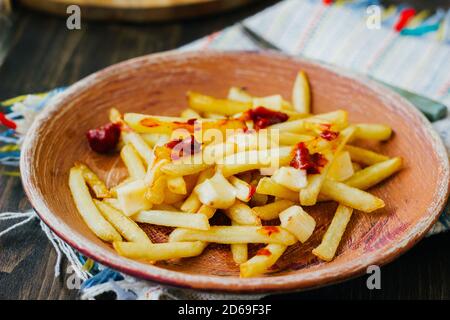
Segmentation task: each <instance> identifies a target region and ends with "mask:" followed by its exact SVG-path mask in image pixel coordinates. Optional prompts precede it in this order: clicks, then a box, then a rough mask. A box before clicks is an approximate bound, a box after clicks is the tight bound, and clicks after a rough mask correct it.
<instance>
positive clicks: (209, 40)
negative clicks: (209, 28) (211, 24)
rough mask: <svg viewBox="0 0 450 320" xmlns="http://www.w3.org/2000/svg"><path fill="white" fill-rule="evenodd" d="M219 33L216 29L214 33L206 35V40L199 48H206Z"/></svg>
mask: <svg viewBox="0 0 450 320" xmlns="http://www.w3.org/2000/svg"><path fill="white" fill-rule="evenodd" d="M219 34H220V31H216V32H214V33H211V34H210V35H209V36H208V37H206V41H205V43H204V44H203V46H202V48H201V50H205V49H208V47H209V46H210V44H211V43H212V42H213V41H214V39H216V38H217V36H218V35H219Z"/></svg>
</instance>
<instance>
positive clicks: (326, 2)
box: [322, 0, 333, 6]
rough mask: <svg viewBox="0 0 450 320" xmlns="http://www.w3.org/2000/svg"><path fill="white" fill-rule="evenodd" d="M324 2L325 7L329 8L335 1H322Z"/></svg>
mask: <svg viewBox="0 0 450 320" xmlns="http://www.w3.org/2000/svg"><path fill="white" fill-rule="evenodd" d="M322 2H323V4H324V5H327V6H329V5H330V4H332V3H333V0H322Z"/></svg>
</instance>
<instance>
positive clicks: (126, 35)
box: [0, 0, 450, 299]
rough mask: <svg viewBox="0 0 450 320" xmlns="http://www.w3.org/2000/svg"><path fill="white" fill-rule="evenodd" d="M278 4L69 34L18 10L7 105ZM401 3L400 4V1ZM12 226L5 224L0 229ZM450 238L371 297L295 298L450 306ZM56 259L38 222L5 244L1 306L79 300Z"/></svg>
mask: <svg viewBox="0 0 450 320" xmlns="http://www.w3.org/2000/svg"><path fill="white" fill-rule="evenodd" d="M275 2H277V1H274V0H266V1H261V2H260V3H259V4H258V5H254V6H251V7H246V8H242V9H239V10H236V11H233V12H230V13H226V14H221V15H218V16H214V17H207V18H202V19H198V20H196V21H185V22H171V23H163V24H158V25H156V24H153V25H133V24H118V23H112V24H103V23H94V22H90V23H88V22H86V21H84V22H83V25H82V29H81V30H79V31H69V30H67V28H66V26H65V19H61V18H56V17H50V16H46V15H41V14H36V13H33V12H30V11H27V10H24V9H18V10H17V11H16V12H15V13H14V14H13V15H12V16H11V17H10V20H11V21H10V24H9V27H6V28H5V25H4V24H3V25H0V100H3V99H6V98H9V97H13V96H16V95H19V94H23V93H31V92H40V91H45V90H48V89H51V88H54V87H57V86H63V85H70V84H71V83H74V82H75V81H77V80H79V79H81V78H82V77H84V76H87V75H88V74H90V73H92V72H94V71H97V70H99V69H101V68H104V67H106V66H109V65H111V64H113V63H116V62H119V61H122V60H125V59H128V58H132V57H136V56H140V55H145V54H149V53H152V52H158V51H164V50H168V49H173V48H177V47H179V46H180V45H183V44H186V43H189V42H191V41H193V40H195V39H197V38H199V37H202V36H204V35H207V34H209V33H211V32H213V31H215V30H220V29H221V28H223V27H225V26H227V25H230V24H232V23H233V22H235V21H238V20H240V19H242V18H244V17H246V16H249V15H251V14H253V13H255V12H257V11H259V10H261V9H262V8H264V7H265V6H268V5H270V4H273V3H275ZM393 2H400V1H393ZM414 3H415V4H416V5H417V6H418V7H424V6H427V7H430V8H433V7H436V6H437V5H442V6H445V7H448V6H449V1H448V0H434V1H428V0H427V1H414ZM28 208H29V204H28V202H27V199H26V197H25V195H24V193H23V190H22V186H21V182H20V179H19V178H16V177H3V176H2V177H0V212H4V211H21V210H26V209H28ZM5 225H6V224H2V223H0V228H4V227H5ZM449 245H450V233H446V234H441V235H437V236H434V237H432V238H428V239H424V240H423V241H421V242H420V243H419V244H418V245H417V246H416V247H415V248H414V249H412V250H411V251H409V252H408V253H407V254H405V255H404V256H402V257H401V258H399V259H397V260H396V261H395V262H393V263H391V264H389V265H387V266H385V267H383V268H382V275H381V279H382V281H381V283H382V289H381V290H372V291H371V290H368V289H367V287H366V277H360V278H357V279H354V280H351V281H347V282H345V283H342V284H338V285H334V286H329V287H326V288H322V289H317V290H312V291H308V292H303V293H296V294H288V295H278V296H275V298H294V299H311V298H326V299H334V298H336V299H367V298H369V299H449V298H450V254H449V253H450V252H449V249H448V248H449ZM55 260H56V253H55V251H54V250H53V247H52V246H51V244H50V242H49V241H48V240H47V238H46V237H45V235H44V233H43V232H42V231H41V229H40V227H39V224H38V222H37V221H35V222H31V223H29V224H27V225H25V226H23V227H22V228H20V229H18V230H16V231H14V232H11V233H9V234H7V235H5V236H4V237H2V238H1V239H0V299H73V298H77V291H76V290H69V289H67V286H66V285H65V283H66V278H67V275H65V272H64V270H65V265H63V268H62V271H63V272H62V274H63V276H61V277H59V278H55V277H54V272H53V268H54V264H55Z"/></svg>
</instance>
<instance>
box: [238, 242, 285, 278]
mask: <svg viewBox="0 0 450 320" xmlns="http://www.w3.org/2000/svg"><path fill="white" fill-rule="evenodd" d="M286 248H287V247H286V245H282V244H269V245H267V246H265V247H264V248H262V249H261V250H259V251H258V252H257V253H256V255H255V256H253V257H252V258H251V259H250V260H248V261H247V262H245V263H242V264H241V265H240V274H241V277H243V278H249V277H256V276H259V275H261V274H263V273H265V272H266V271H267V270H268V269H269V268H270V267H271V266H273V265H274V264H275V262H277V260H278V259H279V258H280V257H281V255H282V254H283V253H284V251H285V250H286Z"/></svg>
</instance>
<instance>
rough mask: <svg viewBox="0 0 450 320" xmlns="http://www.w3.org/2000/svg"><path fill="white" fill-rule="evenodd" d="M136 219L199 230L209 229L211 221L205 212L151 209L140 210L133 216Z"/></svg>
mask: <svg viewBox="0 0 450 320" xmlns="http://www.w3.org/2000/svg"><path fill="white" fill-rule="evenodd" d="M133 219H134V221H137V222H141V223H149V224H155V225H158V226H167V227H183V228H190V229H198V230H208V229H209V221H208V218H207V217H206V216H205V215H203V214H197V213H186V212H174V211H162V210H149V211H140V212H139V213H137V214H135V215H134V216H133Z"/></svg>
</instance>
